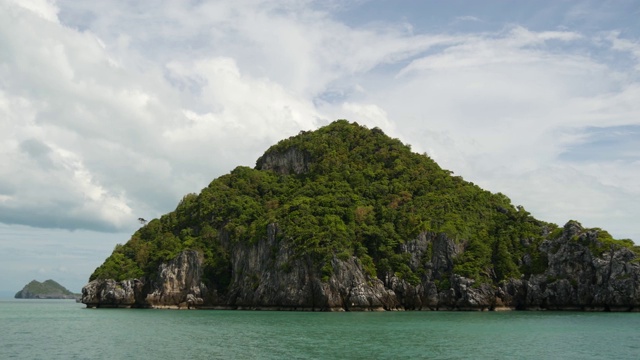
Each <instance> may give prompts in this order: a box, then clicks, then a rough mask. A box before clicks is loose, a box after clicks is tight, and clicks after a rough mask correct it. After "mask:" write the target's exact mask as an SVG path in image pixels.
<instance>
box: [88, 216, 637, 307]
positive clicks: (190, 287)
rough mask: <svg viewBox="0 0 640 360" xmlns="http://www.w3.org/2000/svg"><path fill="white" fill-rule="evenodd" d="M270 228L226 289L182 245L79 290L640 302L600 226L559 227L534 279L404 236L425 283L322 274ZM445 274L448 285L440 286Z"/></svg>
mask: <svg viewBox="0 0 640 360" xmlns="http://www.w3.org/2000/svg"><path fill="white" fill-rule="evenodd" d="M267 233H268V234H267V238H266V239H265V240H264V241H262V242H259V243H257V244H253V245H242V244H235V245H230V246H232V250H231V252H232V260H231V262H232V281H231V284H230V286H229V288H228V289H227V291H225V292H221V291H220V290H221V289H215V288H209V289H208V288H207V286H205V284H204V283H203V282H202V281H201V277H202V271H203V268H202V256H201V255H200V254H198V253H197V252H195V251H186V252H183V253H181V254H180V255H179V256H178V257H176V258H175V259H174V260H172V261H170V262H168V263H166V264H162V265H161V266H160V268H159V269H158V276H157V277H156V278H154V279H153V280H147V279H144V278H142V279H132V280H125V281H120V282H116V281H113V280H94V281H92V282H91V283H89V284H87V285H86V286H85V287H84V288H83V290H82V295H83V296H82V302H83V303H85V304H87V306H89V307H161V308H162V307H166V308H227V309H275V310H310V311H314V310H315V311H323V310H333V311H335V310H340V311H342V310H347V311H349V310H397V309H407V310H493V309H502V308H510V309H533V310H538V309H550V310H563V309H570V310H606V311H609V310H612V311H630V310H638V309H640V293H638V291H637V289H639V288H640V264H639V263H638V262H637V261H635V262H634V261H631V260H633V259H634V258H635V256H636V255H635V254H634V253H633V252H631V251H630V250H628V249H626V248H614V247H611V248H610V249H609V250H606V251H604V252H603V253H602V254H601V256H596V254H594V253H593V250H592V249H594V248H596V246H601V244H599V243H598V239H597V233H596V232H594V231H585V230H584V229H582V227H580V225H579V224H577V223H575V222H570V223H568V224H567V225H566V226H565V228H564V233H563V234H562V236H561V237H560V238H558V239H555V240H547V241H545V242H543V243H542V244H541V245H540V251H541V252H542V253H544V254H545V256H546V257H547V258H548V267H547V269H546V270H545V271H544V272H543V273H540V274H535V275H532V276H531V277H530V278H528V279H510V280H508V281H505V282H503V283H502V284H501V285H500V286H498V287H496V286H493V285H491V284H486V283H482V284H477V283H476V282H475V281H474V280H472V279H468V278H464V277H462V276H460V275H457V274H454V273H452V270H453V265H454V261H455V258H456V256H459V255H460V254H461V253H462V252H463V251H464V249H463V246H462V244H461V243H456V242H454V241H452V240H451V239H448V238H447V237H446V236H445V235H443V234H433V233H422V234H420V236H418V238H417V239H414V240H412V241H409V242H407V243H406V244H404V245H403V251H406V252H407V253H408V254H410V257H411V259H410V261H409V264H410V265H411V266H412V267H414V268H415V269H414V270H419V269H421V273H422V274H423V276H422V278H421V281H420V283H418V284H411V283H409V282H408V281H406V280H403V279H401V278H399V277H398V276H396V275H395V274H386V275H385V277H384V281H383V280H380V279H378V278H371V277H370V276H368V275H367V274H366V272H365V271H364V269H363V267H362V264H361V263H360V261H359V260H358V259H357V257H355V256H352V257H349V258H347V259H339V258H337V257H334V258H333V259H332V260H331V264H330V266H331V268H332V274H331V275H330V276H329V277H328V278H325V279H324V280H323V275H322V271H321V270H320V268H319V266H318V264H314V262H313V261H311V260H310V259H308V258H304V257H303V258H298V257H295V256H294V254H293V251H292V249H291V248H290V247H288V245H287V242H286V241H285V240H284V239H282V238H281V237H279V236H278V227H277V225H275V224H270V225H269V227H268V232H267ZM443 284H446V286H443Z"/></svg>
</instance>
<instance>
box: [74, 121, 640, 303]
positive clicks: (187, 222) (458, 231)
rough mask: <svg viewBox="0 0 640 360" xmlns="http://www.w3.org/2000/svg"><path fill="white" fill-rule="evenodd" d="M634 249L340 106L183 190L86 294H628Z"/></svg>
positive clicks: (392, 297) (257, 299) (216, 299)
mask: <svg viewBox="0 0 640 360" xmlns="http://www.w3.org/2000/svg"><path fill="white" fill-rule="evenodd" d="M637 254H638V248H637V247H635V246H634V245H633V242H632V241H630V240H614V239H613V238H612V237H611V236H610V235H609V234H608V233H607V232H606V231H603V230H601V229H584V228H582V226H581V225H580V224H579V223H578V222H576V221H570V222H569V223H567V224H566V225H565V226H564V227H562V228H561V227H558V226H557V225H555V224H550V223H546V222H543V221H540V220H537V219H535V218H534V217H532V216H531V214H529V213H528V212H527V211H526V210H525V209H524V208H523V207H522V206H518V207H514V206H513V205H512V204H511V201H510V200H509V198H508V197H506V196H505V195H503V194H500V193H498V194H493V193H491V192H489V191H486V190H483V189H481V188H479V187H478V186H476V185H474V184H473V183H470V182H467V181H464V180H463V179H462V178H461V177H458V176H453V174H452V173H451V172H450V171H447V170H443V169H442V168H440V167H439V166H438V165H437V164H436V163H435V162H434V161H433V160H432V159H430V158H429V157H428V156H427V155H420V154H416V153H413V152H412V151H411V149H410V147H409V146H408V145H405V144H403V143H402V142H401V141H399V140H398V139H392V138H390V137H388V136H387V135H385V134H384V133H383V132H382V131H381V130H380V129H378V128H373V129H367V128H366V127H363V126H360V125H358V124H355V123H349V122H348V121H346V120H338V121H336V122H333V123H332V124H330V125H328V126H325V127H322V128H320V129H318V130H316V131H312V132H301V133H300V134H298V135H297V136H293V137H290V138H288V139H285V140H282V141H280V142H279V143H278V144H276V145H274V146H272V147H271V148H269V149H268V150H267V151H266V152H265V153H264V155H263V156H261V157H260V158H259V159H258V160H257V162H256V167H255V168H253V169H251V168H248V167H237V168H236V169H234V170H233V171H232V172H231V173H230V174H227V175H224V176H221V177H219V178H217V179H215V180H213V181H212V182H211V183H210V184H209V186H207V187H206V188H204V189H203V190H202V191H201V192H200V194H188V195H186V196H185V197H184V198H183V199H182V200H181V201H180V203H179V204H178V206H177V208H176V209H175V211H173V212H171V213H168V214H166V215H163V216H162V217H160V218H159V219H154V220H152V221H150V222H149V223H148V224H146V225H145V226H144V227H142V228H141V229H140V230H138V231H137V232H136V233H134V234H133V236H132V237H131V239H130V240H129V241H128V242H127V243H126V244H124V245H118V246H116V248H115V249H114V251H113V253H112V255H111V256H110V257H109V258H107V259H106V261H105V262H104V264H102V265H101V266H100V267H98V268H97V269H96V271H95V272H94V273H93V274H92V275H91V277H90V283H89V284H87V286H85V287H84V288H83V302H84V303H85V304H87V306H91V307H104V306H127V307H128V306H132V307H187V306H188V307H200V308H204V307H210V308H275V309H299V310H303V309H305V310H339V309H341V310H362V309H389V310H391V309H496V308H501V307H508V308H518V309H525V308H528V309H530V308H549V309H553V308H558V309H559V308H579V309H603V310H606V309H616V310H630V309H636V308H637V307H638V306H639V305H640V291H636V290H638V289H640V265H639V264H638V260H637V259H638V255H637ZM636 294H638V295H636Z"/></svg>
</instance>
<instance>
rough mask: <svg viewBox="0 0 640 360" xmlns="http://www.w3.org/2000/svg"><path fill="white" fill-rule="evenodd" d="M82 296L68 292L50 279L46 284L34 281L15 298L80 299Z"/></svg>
mask: <svg viewBox="0 0 640 360" xmlns="http://www.w3.org/2000/svg"><path fill="white" fill-rule="evenodd" d="M80 296H81V295H80V294H74V293H73V292H71V291H69V290H67V289H66V288H65V287H64V286H62V285H60V284H58V283H57V282H55V281H53V280H51V279H49V280H45V281H44V282H39V281H37V280H32V281H31V282H30V283H28V284H27V285H25V286H24V288H22V290H20V291H18V292H17V293H16V295H15V296H14V298H16V299H78V298H80Z"/></svg>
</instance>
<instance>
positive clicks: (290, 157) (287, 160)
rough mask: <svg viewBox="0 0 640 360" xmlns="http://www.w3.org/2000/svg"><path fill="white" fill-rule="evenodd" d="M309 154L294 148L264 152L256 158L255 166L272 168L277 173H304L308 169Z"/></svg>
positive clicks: (265, 168) (263, 168) (262, 168)
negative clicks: (282, 151)
mask: <svg viewBox="0 0 640 360" xmlns="http://www.w3.org/2000/svg"><path fill="white" fill-rule="evenodd" d="M309 163H310V159H309V155H308V154H306V153H304V152H303V151H300V150H298V149H296V148H289V149H287V150H286V151H285V152H284V153H282V154H280V153H271V152H269V153H266V154H264V156H263V157H261V158H260V159H258V163H257V168H258V169H260V170H272V171H274V172H276V173H278V174H281V175H285V174H304V173H306V172H308V171H309Z"/></svg>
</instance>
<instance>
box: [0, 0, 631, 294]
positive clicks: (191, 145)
mask: <svg viewBox="0 0 640 360" xmlns="http://www.w3.org/2000/svg"><path fill="white" fill-rule="evenodd" d="M389 3H390V2H388V1H382V0H380V1H353V2H325V1H322V2H320V1H318V2H314V1H306V2H305V1H260V0H246V1H233V2H229V1H220V2H215V1H203V2H186V1H142V2H131V1H109V2H106V1H104V2H87V1H68V0H61V1H56V2H54V1H46V0H33V1H17V0H15V1H12V0H0V157H1V160H2V166H1V167H0V223H1V224H0V225H1V226H0V272H2V273H3V274H5V275H3V276H2V278H0V289H6V290H15V291H17V290H19V289H20V288H21V287H22V286H23V285H24V284H26V282H28V281H30V280H31V279H32V278H38V279H39V280H45V278H50V277H52V278H54V279H56V280H58V279H65V280H66V281H68V285H67V286H69V287H70V288H72V290H74V291H78V290H79V288H80V287H81V286H82V284H83V283H84V282H85V281H86V279H87V278H88V276H89V275H90V273H91V272H92V271H93V269H94V268H95V267H96V266H98V265H99V264H100V263H101V262H102V260H104V258H105V257H106V256H108V255H109V253H110V251H111V249H112V248H113V246H114V245H115V244H116V243H118V242H120V243H122V242H125V241H127V239H128V237H129V236H130V234H131V233H132V232H133V231H135V229H136V228H137V226H139V224H137V220H136V219H137V218H138V217H144V218H154V217H157V216H160V215H161V214H164V213H166V212H169V211H171V210H173V209H174V208H175V206H176V204H177V202H178V201H179V200H180V199H181V198H182V196H184V195H185V194H187V193H189V192H199V191H200V189H202V188H203V187H205V186H206V185H207V184H208V183H209V182H210V181H211V180H212V179H214V178H216V177H218V176H220V175H222V174H225V173H227V172H229V171H230V170H231V169H233V168H234V167H235V166H238V165H245V166H254V164H255V160H256V159H257V158H258V157H259V156H260V155H261V154H262V152H263V151H264V150H266V149H267V148H268V147H269V146H270V145H272V144H274V143H276V142H277V141H278V140H280V139H282V138H286V137H288V136H291V135H295V134H297V133H298V132H299V131H300V130H312V129H315V128H318V127H319V126H323V125H325V124H328V123H329V122H330V121H333V120H335V119H338V118H346V119H349V120H351V121H357V122H358V123H360V124H365V125H367V126H370V127H373V126H378V127H380V128H382V129H383V130H384V131H385V132H386V133H387V134H389V135H391V136H394V137H398V138H400V139H401V140H402V141H404V142H405V143H408V144H411V145H412V148H413V150H414V151H416V152H420V153H422V152H426V153H428V154H429V155H430V156H431V157H432V158H434V159H435V160H436V161H437V162H438V163H439V164H440V165H441V166H443V167H444V168H447V169H449V170H452V171H454V172H455V173H456V174H457V175H461V176H463V177H464V178H465V179H466V180H469V181H473V182H475V183H477V184H478V185H480V186H482V187H483V188H485V189H488V190H491V191H493V192H498V191H500V192H502V193H504V194H506V195H507V196H509V197H510V198H511V199H512V200H513V202H514V205H519V204H520V205H523V206H525V208H526V209H527V210H528V211H530V212H531V213H532V214H533V215H534V216H536V217H538V218H540V219H542V220H546V221H551V222H555V223H558V224H561V225H562V224H564V223H565V222H566V221H567V220H569V219H577V220H579V221H581V222H582V223H583V224H584V225H585V226H589V227H602V228H604V229H607V230H608V231H609V232H611V233H612V234H613V235H614V236H615V237H618V238H632V239H634V240H635V241H636V242H638V241H640V227H639V226H638V224H637V221H636V219H638V218H639V217H640V206H638V203H639V202H640V182H638V181H637V179H638V178H640V141H639V140H640V101H638V99H640V76H639V75H640V38H639V36H640V29H639V28H638V27H639V26H638V25H637V24H636V21H635V20H633V19H638V18H640V5H638V4H637V3H635V2H633V1H630V2H624V1H619V2H612V3H602V2H569V3H562V6H560V5H557V3H556V2H550V3H546V2H531V3H527V4H521V6H519V7H517V8H512V9H509V8H504V7H500V6H498V5H499V4H497V3H496V4H494V3H492V2H485V5H486V6H484V7H479V6H478V5H475V2H468V3H467V2H453V5H443V4H440V5H437V4H431V5H425V4H424V3H422V4H416V3H415V2H409V1H407V2H399V3H396V2H394V4H397V5H394V6H390V4H389ZM438 3H439V2H438ZM532 4H537V5H532ZM465 5H466V6H465ZM448 6H450V7H448ZM496 6H498V8H499V9H496ZM492 8H493V9H496V10H495V11H493V12H491V11H489V10H491V9H492ZM458 9H463V10H458ZM498 10H499V11H498ZM56 254H57V255H56ZM6 274H15V275H12V276H11V277H10V276H9V275H6ZM61 282H62V281H61ZM63 285H66V284H64V283H63Z"/></svg>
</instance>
